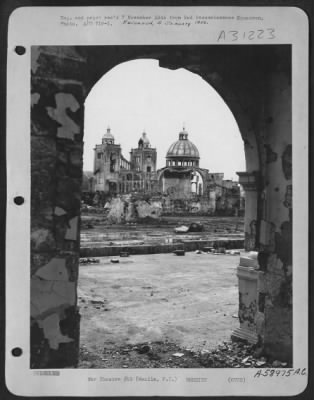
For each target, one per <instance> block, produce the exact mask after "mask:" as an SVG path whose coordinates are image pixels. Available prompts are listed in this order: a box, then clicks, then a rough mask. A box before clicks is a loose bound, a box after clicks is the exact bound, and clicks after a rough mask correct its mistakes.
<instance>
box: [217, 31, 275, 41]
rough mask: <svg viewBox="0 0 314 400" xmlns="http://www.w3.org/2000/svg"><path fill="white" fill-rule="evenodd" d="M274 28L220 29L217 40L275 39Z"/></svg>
mask: <svg viewBox="0 0 314 400" xmlns="http://www.w3.org/2000/svg"><path fill="white" fill-rule="evenodd" d="M275 37H276V36H275V29H273V28H268V29H257V30H254V31H237V30H233V31H220V32H219V35H218V38H217V42H220V41H231V42H236V41H238V40H241V39H247V40H254V39H259V40H261V39H266V40H271V39H275Z"/></svg>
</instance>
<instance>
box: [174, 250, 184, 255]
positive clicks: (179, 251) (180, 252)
mask: <svg viewBox="0 0 314 400" xmlns="http://www.w3.org/2000/svg"><path fill="white" fill-rule="evenodd" d="M173 253H174V254H176V255H177V256H184V255H185V251H184V250H181V249H178V250H175V251H174V252H173Z"/></svg>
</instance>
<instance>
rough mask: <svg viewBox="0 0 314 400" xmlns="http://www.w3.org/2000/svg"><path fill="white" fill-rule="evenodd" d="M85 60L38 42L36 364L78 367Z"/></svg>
mask: <svg viewBox="0 0 314 400" xmlns="http://www.w3.org/2000/svg"><path fill="white" fill-rule="evenodd" d="M84 70H85V60H84V59H83V58H82V57H81V56H80V55H79V54H78V53H77V52H76V50H75V48H74V47H53V46H48V47H32V79H31V98H32V110H31V140H32V143H31V196H32V197H31V337H30V339H31V361H30V364H31V368H64V367H75V366H76V365H77V363H78V355H79V322H80V315H79V312H78V308H77V295H76V286H77V280H78V263H79V246H80V242H79V221H80V200H81V197H80V196H81V181H82V150H83V141H82V126H83V104H84V88H83V82H82V75H83V74H84Z"/></svg>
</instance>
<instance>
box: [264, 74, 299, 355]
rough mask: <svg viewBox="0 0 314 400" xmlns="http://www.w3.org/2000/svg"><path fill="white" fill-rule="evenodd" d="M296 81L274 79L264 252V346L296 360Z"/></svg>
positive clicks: (281, 76)
mask: <svg viewBox="0 0 314 400" xmlns="http://www.w3.org/2000/svg"><path fill="white" fill-rule="evenodd" d="M290 80H291V77H290V74H288V73H284V72H276V73H273V74H272V75H271V77H270V79H269V85H268V87H267V90H268V95H267V97H268V99H270V100H269V101H268V102H267V103H266V110H265V112H266V116H265V117H266V118H265V142H266V143H265V153H266V154H265V159H266V178H265V186H264V207H263V208H264V215H263V220H262V223H261V228H262V229H261V234H260V249H261V251H262V254H263V255H264V265H262V266H261V267H262V268H263V269H264V270H265V274H264V280H263V282H262V284H263V286H264V297H265V300H264V303H265V304H264V308H265V310H264V313H265V321H266V323H265V337H264V346H265V349H266V351H267V352H269V353H270V354H277V356H278V358H281V359H283V358H286V359H290V360H291V359H292V331H293V329H292V132H291V82H290Z"/></svg>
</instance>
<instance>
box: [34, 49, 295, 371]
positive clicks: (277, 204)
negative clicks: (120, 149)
mask: <svg viewBox="0 0 314 400" xmlns="http://www.w3.org/2000/svg"><path fill="white" fill-rule="evenodd" d="M137 58H155V59H158V60H159V62H160V65H161V66H163V67H167V68H172V69H176V68H186V69H187V70H189V71H191V72H195V73H198V74H199V75H200V76H201V77H202V78H203V79H204V80H205V81H207V82H208V83H209V84H210V85H211V86H213V87H214V88H215V89H216V90H217V91H218V92H219V93H220V94H221V96H222V97H223V99H224V100H225V102H226V104H227V105H228V106H229V108H230V109H231V111H232V112H233V114H234V116H235V119H236V121H237V122H238V125H239V128H240V132H241V134H242V138H243V140H244V144H245V155H246V163H247V165H246V172H245V173H244V174H242V176H241V175H240V182H241V180H242V182H241V183H242V184H243V185H244V187H245V188H246V190H247V192H248V191H249V189H251V193H253V194H252V195H251V196H247V201H246V203H247V204H246V219H245V232H246V235H247V243H253V245H252V246H253V247H254V249H256V250H258V251H259V256H258V266H259V271H260V276H259V280H258V285H257V286H258V287H257V288H256V292H257V293H256V297H255V299H254V300H252V304H249V305H247V304H243V302H241V292H240V296H239V297H240V315H241V318H242V320H244V321H251V320H252V321H253V322H252V323H253V325H254V326H255V327H256V328H257V329H258V335H259V341H260V344H261V346H263V348H264V350H265V352H268V353H269V354H271V355H272V356H273V357H280V358H281V359H291V358H292V300H291V296H292V290H291V287H292V253H291V249H292V200H291V199H292V176H291V148H292V147H291V146H292V135H291V67H290V66H291V49H290V46H256V45H255V46H248V45H247V46H239V45H237V46H227V45H226V46H222V47H220V46H210V45H208V46H89V47H76V46H60V47H56V46H48V47H47V46H46V47H44V46H40V47H33V48H32V83H31V90H32V105H33V106H32V113H31V123H32V124H31V134H32V150H31V158H32V160H31V161H32V170H31V179H32V188H31V189H32V190H31V193H32V199H31V211H32V214H31V229H32V243H31V273H32V279H31V291H32V292H31V299H32V311H31V366H32V367H33V368H45V367H47V368H48V367H50V368H62V367H71V366H75V365H76V364H77V361H78V354H79V320H80V316H79V312H78V310H77V303H76V285H77V279H78V261H79V220H80V199H81V179H82V151H83V113H84V100H85V98H86V97H87V94H88V92H89V90H90V89H91V88H92V86H93V85H94V84H95V83H96V82H97V81H98V80H99V79H100V77H101V76H103V75H104V74H105V73H106V72H108V71H109V70H110V69H111V68H113V67H114V66H116V65H117V64H120V63H121V62H124V61H128V60H131V59H137ZM47 66H49V68H48V67H47ZM248 193H250V192H248ZM252 226H254V230H253V231H252V229H251V228H252ZM248 240H250V241H249V242H248ZM248 272H249V270H248ZM52 283H53V287H54V290H53V292H51V285H52Z"/></svg>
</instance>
